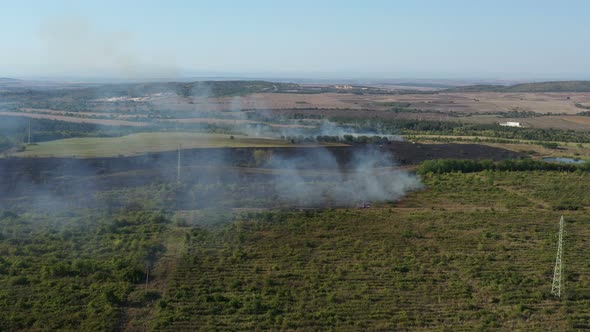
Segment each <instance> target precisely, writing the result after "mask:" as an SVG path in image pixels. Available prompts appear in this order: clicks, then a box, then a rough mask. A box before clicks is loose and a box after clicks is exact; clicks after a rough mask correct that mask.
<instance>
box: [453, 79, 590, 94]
mask: <svg viewBox="0 0 590 332" xmlns="http://www.w3.org/2000/svg"><path fill="white" fill-rule="evenodd" d="M443 92H590V81H554V82H538V83H522V84H516V85H510V86H504V85H488V84H480V85H467V86H461V87H455V88H451V89H446V90H443Z"/></svg>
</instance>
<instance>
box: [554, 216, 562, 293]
mask: <svg viewBox="0 0 590 332" xmlns="http://www.w3.org/2000/svg"><path fill="white" fill-rule="evenodd" d="M564 224H565V222H564V221H563V216H561V219H560V220H559V242H558V243H557V257H556V258H555V270H554V272H553V285H552V286H551V294H553V295H555V296H557V297H561V279H562V278H561V275H562V272H563V263H562V258H563V232H564V230H563V228H564Z"/></svg>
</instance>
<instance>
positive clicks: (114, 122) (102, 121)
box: [0, 112, 148, 127]
mask: <svg viewBox="0 0 590 332" xmlns="http://www.w3.org/2000/svg"><path fill="white" fill-rule="evenodd" d="M0 115H8V116H22V117H28V118H33V119H47V120H56V121H65V122H75V123H94V124H99V125H107V126H131V127H145V126H147V125H148V123H146V122H135V121H125V120H106V119H89V118H80V117H73V116H63V115H53V114H37V113H26V112H0Z"/></svg>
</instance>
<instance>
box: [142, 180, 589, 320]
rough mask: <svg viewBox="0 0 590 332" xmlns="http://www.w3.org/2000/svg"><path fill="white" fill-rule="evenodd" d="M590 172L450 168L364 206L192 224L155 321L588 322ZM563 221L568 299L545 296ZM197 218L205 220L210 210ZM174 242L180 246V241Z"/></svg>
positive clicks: (169, 267)
mask: <svg viewBox="0 0 590 332" xmlns="http://www.w3.org/2000/svg"><path fill="white" fill-rule="evenodd" d="M588 180H590V178H589V176H588V175H577V174H561V173H558V172H515V173H488V172H482V173H478V174H445V175H435V176H432V177H430V178H427V179H426V184H427V186H428V189H427V190H425V191H420V192H416V193H414V194H412V195H410V196H409V197H407V198H406V199H404V200H403V201H402V202H399V203H395V204H392V205H380V206H376V207H373V208H371V209H367V210H359V209H338V210H325V211H305V212H276V213H273V212H266V213H265V212H263V213H252V214H251V215H245V216H243V217H241V218H238V221H237V222H236V223H234V224H233V225H231V226H230V227H229V228H226V229H224V230H223V231H211V230H207V229H199V228H192V229H191V228H187V229H186V235H185V238H184V243H183V244H182V246H181V247H180V248H181V249H180V252H181V254H180V255H178V252H179V251H175V253H176V256H175V257H173V258H172V257H169V258H170V259H171V261H173V262H174V263H172V264H170V263H168V265H167V266H166V269H165V270H166V272H165V275H166V283H165V284H166V286H165V287H164V288H162V291H163V298H162V300H161V302H159V304H158V305H157V306H155V307H154V308H153V311H154V312H155V316H156V317H157V320H156V325H155V326H154V327H155V328H156V329H157V330H169V331H176V330H188V329H201V330H210V329H215V328H221V329H229V330H252V329H284V330H307V331H309V330H329V329H333V330H358V329H365V330H366V329H368V330H387V331H390V330H400V329H402V330H403V329H417V330H454V331H456V330H486V329H503V330H515V329H517V330H547V329H548V330H566V329H576V328H588V327H590V324H589V320H590V310H588V308H589V304H590V279H589V278H588V275H590V265H589V264H588V263H587V261H586V260H585V258H584V257H585V256H586V253H587V252H588V251H589V250H590V245H589V243H588V241H587V238H588V236H589V235H590V233H589V228H588V225H590V218H588V216H587V215H586V214H585V213H584V212H583V210H579V211H555V210H554V207H555V206H557V204H559V203H560V202H563V201H564V200H565V201H568V202H569V203H572V204H577V205H579V206H580V208H581V209H583V207H588V206H590V196H589V195H588V193H587V191H586V190H585V189H584V185H583V183H585V182H587V181H588ZM561 214H564V215H565V218H566V220H567V226H566V227H567V232H568V233H567V238H566V249H565V250H566V256H565V266H566V268H565V273H566V277H565V281H564V289H565V296H564V297H563V298H562V299H561V300H558V299H556V298H554V297H553V296H552V295H551V294H550V290H551V278H552V271H553V264H554V259H555V256H554V255H555V251H556V240H557V236H556V235H557V230H558V220H559V216H560V215H561ZM201 218H202V217H201ZM177 250H179V249H178V248H177Z"/></svg>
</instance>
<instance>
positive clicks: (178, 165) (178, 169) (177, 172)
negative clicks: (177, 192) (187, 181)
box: [176, 144, 182, 183]
mask: <svg viewBox="0 0 590 332" xmlns="http://www.w3.org/2000/svg"><path fill="white" fill-rule="evenodd" d="M181 147H182V145H180V144H179V145H178V161H177V162H176V182H177V183H180V149H181Z"/></svg>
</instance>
